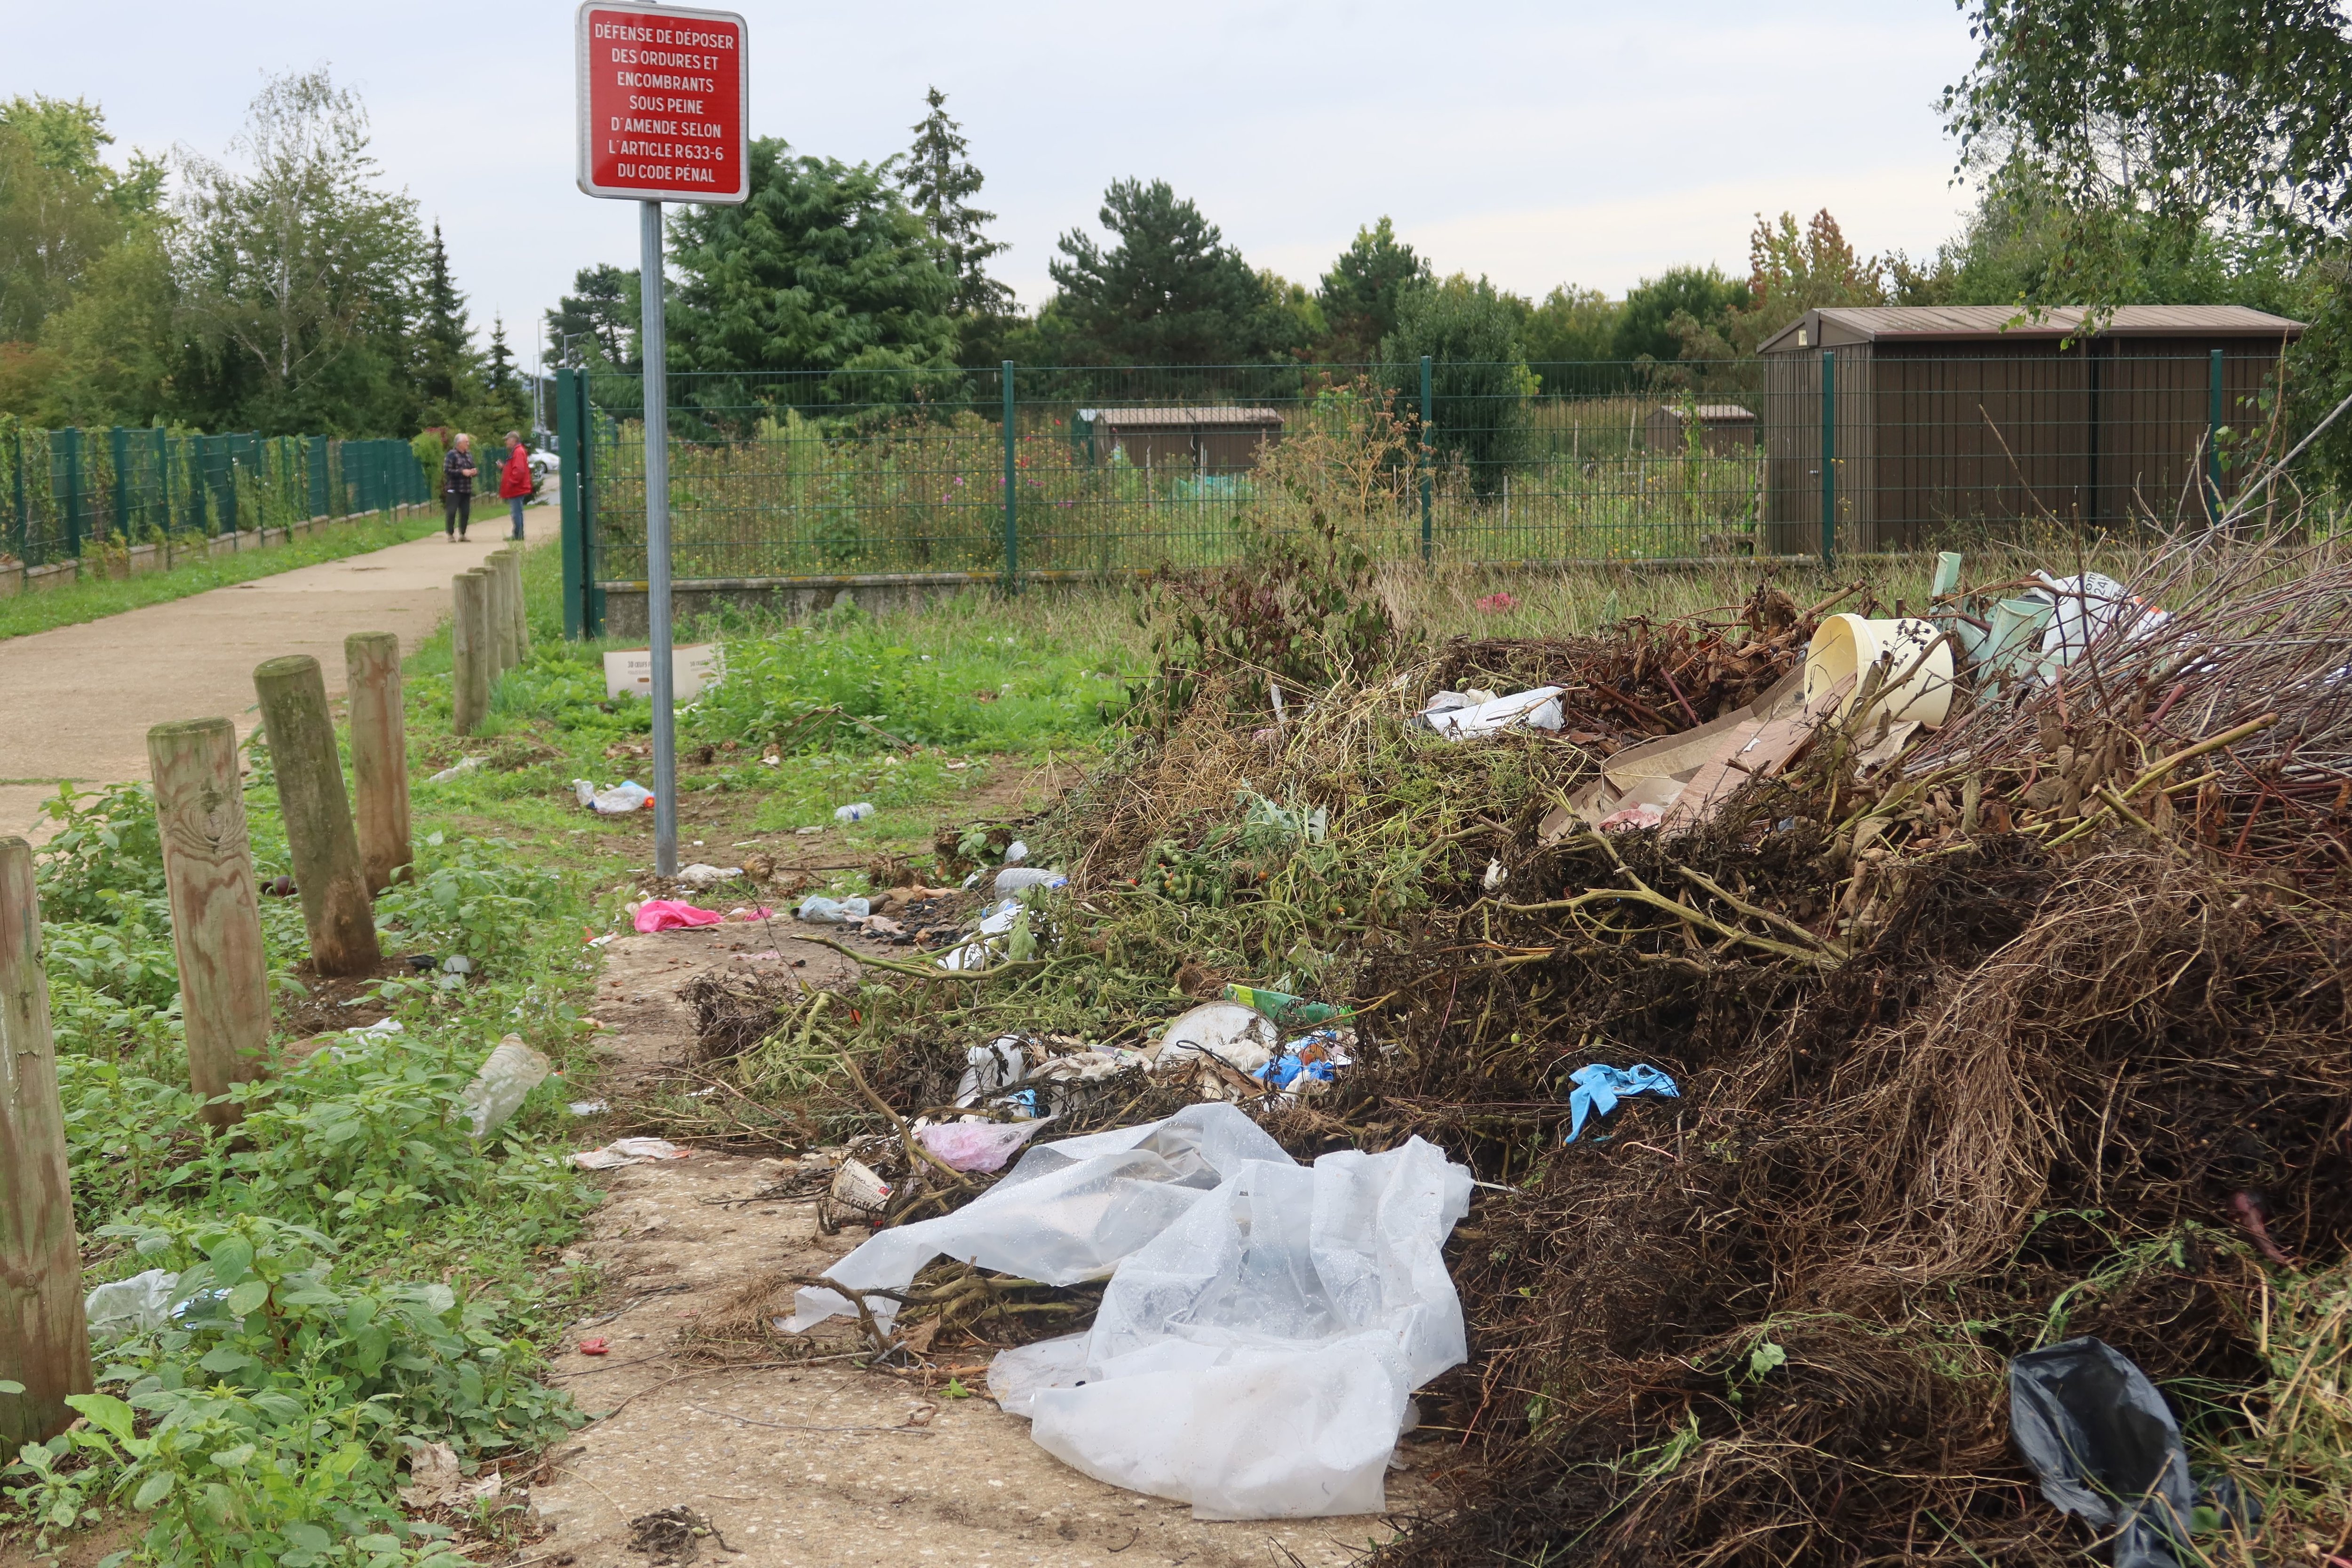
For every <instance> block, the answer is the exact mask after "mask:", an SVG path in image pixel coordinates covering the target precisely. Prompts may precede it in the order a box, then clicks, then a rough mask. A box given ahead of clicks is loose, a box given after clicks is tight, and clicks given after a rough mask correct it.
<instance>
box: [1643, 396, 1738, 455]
mask: <svg viewBox="0 0 2352 1568" xmlns="http://www.w3.org/2000/svg"><path fill="white" fill-rule="evenodd" d="M1694 422H1696V425H1697V426H1698V447H1699V450H1700V451H1702V452H1704V453H1706V455H1707V456H1708V457H1710V458H1745V457H1752V456H1753V455H1754V454H1755V450H1756V411H1755V410H1754V409H1752V408H1743V407H1741V406H1740V405H1738V404H1737V403H1701V404H1698V405H1696V406H1691V407H1685V406H1683V405H1679V404H1673V403H1661V404H1660V405H1658V406H1657V407H1656V408H1655V409H1654V410H1653V411H1652V412H1651V415H1650V417H1649V420H1648V422H1647V423H1646V424H1645V425H1644V426H1643V437H1644V444H1645V445H1647V446H1648V447H1649V448H1650V450H1651V451H1653V452H1679V451H1681V450H1683V448H1684V442H1685V438H1686V437H1687V435H1688V432H1689V430H1690V427H1691V426H1692V424H1693V423H1694Z"/></svg>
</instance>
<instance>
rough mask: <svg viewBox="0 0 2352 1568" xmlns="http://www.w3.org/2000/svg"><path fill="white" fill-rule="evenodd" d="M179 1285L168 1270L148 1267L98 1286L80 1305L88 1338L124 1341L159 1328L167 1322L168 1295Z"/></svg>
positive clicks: (170, 1302) (169, 1305)
mask: <svg viewBox="0 0 2352 1568" xmlns="http://www.w3.org/2000/svg"><path fill="white" fill-rule="evenodd" d="M179 1284H180V1277H179V1275H177V1274H175V1273H173V1271H172V1270H171V1269H168V1268H150V1269H149V1270H147V1272H146V1273H144V1274H135V1275H133V1276H131V1278H130V1279H118V1280H116V1281H115V1282H114V1283H113V1284H111V1285H100V1287H99V1288H98V1289H95V1290H92V1291H91V1292H90V1293H89V1295H88V1296H87V1297H85V1298H83V1300H82V1304H81V1310H82V1316H83V1318H84V1319H86V1320H87V1321H89V1337H90V1339H91V1340H92V1341H110V1340H119V1339H127V1338H128V1337H130V1336H131V1335H132V1334H143V1333H148V1332H152V1331H154V1330H156V1329H160V1328H162V1327H163V1325H164V1324H165V1323H167V1322H169V1321H171V1312H172V1296H173V1292H174V1291H175V1290H177V1289H178V1288H179Z"/></svg>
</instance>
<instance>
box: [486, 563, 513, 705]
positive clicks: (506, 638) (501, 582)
mask: <svg viewBox="0 0 2352 1568" xmlns="http://www.w3.org/2000/svg"><path fill="white" fill-rule="evenodd" d="M513 559H514V558H513V557H512V556H510V555H509V554H508V553H507V552H505V551H503V550H493V551H491V552H489V554H488V555H486V556H484V557H483V558H482V564H483V565H484V566H485V567H487V568H488V569H489V574H490V638H491V640H492V641H493V642H494V643H496V644H497V645H498V650H499V662H498V671H497V675H493V676H492V677H491V679H494V680H495V679H497V678H498V676H499V675H504V674H505V673H506V672H507V671H508V670H509V669H512V668H514V667H515V666H517V665H519V664H520V663H521V662H522V650H521V649H520V647H516V645H515V589H516V588H517V587H518V586H519V585H520V584H519V582H518V580H517V578H516V577H515V575H514V574H513V573H512V572H510V571H509V570H508V568H509V565H510V564H511V563H512V561H513Z"/></svg>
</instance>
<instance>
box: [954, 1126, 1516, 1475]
mask: <svg viewBox="0 0 2352 1568" xmlns="http://www.w3.org/2000/svg"><path fill="white" fill-rule="evenodd" d="M1202 1109H1206V1108H1202ZM1235 1114H1238V1113H1235ZM1047 1147H1048V1148H1050V1147H1052V1145H1050V1144H1049V1145H1047ZM1469 1205H1470V1173H1469V1172H1468V1171H1467V1170H1465V1169H1464V1168H1463V1167H1462V1166H1460V1165H1457V1164H1454V1163H1453V1162H1451V1161H1449V1160H1448V1159H1446V1157H1445V1156H1444V1153H1443V1152H1440V1151H1439V1150H1437V1149H1436V1148H1434V1147H1433V1146H1432V1145H1430V1144H1428V1143H1425V1142H1422V1141H1421V1140H1420V1139H1418V1138H1415V1139H1412V1140H1410V1141H1408V1142H1406V1143H1405V1144H1404V1145H1403V1146H1402V1148H1398V1149H1392V1150H1390V1151H1389V1152H1386V1153H1382V1154H1363V1153H1359V1152H1355V1151H1353V1150H1346V1151H1341V1152H1337V1153H1331V1154H1326V1155H1324V1156H1323V1157H1322V1158H1320V1159H1318V1160H1317V1161H1316V1162H1315V1163H1314V1165H1313V1166H1312V1167H1311V1168H1308V1167H1302V1166H1299V1165H1297V1164H1295V1163H1292V1162H1290V1161H1289V1160H1288V1159H1287V1158H1285V1159H1282V1160H1278V1161H1247V1162H1244V1163H1242V1164H1241V1165H1240V1166H1239V1167H1237V1168H1236V1169H1234V1171H1233V1172H1232V1173H1230V1174H1228V1175H1227V1176H1226V1177H1225V1179H1224V1180H1223V1182H1222V1183H1220V1184H1219V1185H1218V1186H1217V1188H1216V1190H1215V1191H1214V1192H1213V1193H1211V1194H1208V1195H1207V1197H1206V1198H1204V1199H1203V1200H1202V1201H1200V1202H1198V1203H1196V1204H1195V1205H1192V1207H1191V1208H1189V1209H1188V1210H1186V1211H1185V1212H1184V1213H1183V1214H1182V1215H1181V1216H1180V1217H1178V1218H1177V1219H1176V1220H1175V1221H1174V1222H1173V1223H1171V1225H1170V1226H1168V1227H1167V1228H1166V1229H1164V1230H1162V1231H1161V1232H1160V1234H1159V1235H1158V1236H1157V1237H1154V1238H1153V1239H1152V1240H1151V1241H1150V1242H1149V1243H1148V1244H1146V1245H1145V1246H1143V1247H1139V1248H1138V1249H1137V1250H1135V1251H1134V1252H1132V1253H1130V1254H1129V1256H1128V1257H1127V1258H1125V1259H1124V1260H1122V1261H1121V1262H1120V1263H1119V1265H1118V1270H1117V1272H1116V1273H1114V1274H1113V1275H1112V1277H1111V1282H1110V1288H1109V1289H1108V1290H1107V1291H1106V1292H1105V1293H1104V1296H1103V1303H1102V1307H1101V1309H1100V1310H1098V1311H1097V1314H1096V1317H1095V1326H1094V1328H1093V1329H1092V1330H1091V1331H1088V1332H1087V1333H1085V1334H1080V1335H1072V1336H1070V1337H1068V1338H1066V1339H1061V1340H1050V1341H1047V1342H1044V1343H1042V1344H1035V1345H1027V1346H1024V1347H1022V1348H1020V1349H1018V1350H1013V1351H1007V1352H1003V1354H1001V1355H999V1356H998V1357H997V1358H996V1361H995V1363H993V1364H992V1366H991V1367H990V1369H989V1388H990V1391H991V1393H992V1394H995V1395H996V1396H997V1398H998V1399H999V1401H1000V1403H1002V1404H1003V1407H1004V1408H1005V1409H1007V1410H1009V1411H1012V1412H1013V1414H1015V1415H1024V1414H1025V1415H1028V1416H1029V1417H1030V1419H1031V1427H1030V1435H1031V1436H1033V1437H1034V1438H1035V1439H1036V1441H1037V1443H1038V1445H1039V1446H1040V1447H1044V1448H1045V1450H1046V1451H1047V1452H1049V1453H1051V1454H1053V1455H1054V1456H1055V1458H1059V1459H1061V1460H1063V1461H1064V1462H1065V1463H1066V1464H1068V1465H1070V1466H1071V1467H1072V1468H1076V1469H1078V1470H1082V1471H1084V1472H1085V1473H1086V1474H1087V1475H1090V1476H1093V1477H1095V1478H1096V1479H1098V1480H1104V1481H1108V1482H1110V1483H1111V1484H1112V1485H1114V1486H1121V1487H1127V1488H1129V1489H1133V1490H1136V1491H1142V1492H1150V1493H1151V1494H1153V1495H1155V1496H1158V1497H1165V1498H1173V1499H1175V1500H1179V1501H1181V1502H1189V1503H1191V1504H1192V1511H1193V1513H1194V1515H1195V1516H1196V1517H1198V1518H1202V1519H1313V1518H1320V1517H1324V1516H1328V1515H1333V1514H1351V1513H1376V1512H1379V1511H1381V1510H1382V1509H1383V1508H1384V1506H1385V1504H1386V1497H1385V1489H1384V1481H1385V1479H1386V1475H1387V1469H1388V1461H1389V1457H1390V1454H1391V1452H1392V1451H1393V1449H1394V1447H1395V1446H1396V1439H1397V1436H1398V1435H1399V1433H1400V1432H1401V1431H1402V1428H1403V1427H1404V1426H1405V1425H1406V1423H1407V1421H1408V1419H1409V1416H1410V1414H1411V1410H1412V1391H1413V1390H1414V1389H1415V1388H1417V1387H1420V1386H1421V1385H1423V1384H1426V1383H1428V1382H1429V1381H1430V1380H1431V1379H1432V1378H1434V1377H1436V1376H1437V1375H1438V1374H1439V1373H1443V1372H1444V1371H1445V1370H1446V1369H1447V1368H1448V1367H1452V1366H1455V1365H1458V1364H1460V1363H1461V1362H1462V1361H1463V1360H1464V1358H1465V1355H1466V1354H1467V1348H1466V1344H1465V1335H1464V1331H1463V1323H1462V1308H1461V1303H1460V1300H1459V1299H1458V1298H1457V1297H1456V1296H1455V1294H1454V1282H1453V1280H1452V1279H1450V1278H1449V1277H1448V1275H1447V1274H1446V1270H1445V1261H1444V1256H1443V1253H1442V1250H1441V1249H1442V1248H1443V1247H1444V1242H1445V1238H1446V1237H1447V1236H1448V1235H1449V1234H1451V1232H1452V1231H1453V1229H1454V1226H1455V1225H1456V1224H1457V1223H1459V1222H1460V1221H1461V1219H1462V1218H1463V1216H1464V1215H1466V1214H1467V1213H1468V1212H1469ZM975 1206H977V1205H975Z"/></svg>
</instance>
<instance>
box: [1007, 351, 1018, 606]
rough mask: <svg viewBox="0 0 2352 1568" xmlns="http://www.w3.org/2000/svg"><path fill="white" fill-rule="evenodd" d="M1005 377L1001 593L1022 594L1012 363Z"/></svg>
mask: <svg viewBox="0 0 2352 1568" xmlns="http://www.w3.org/2000/svg"><path fill="white" fill-rule="evenodd" d="M1003 377H1004V591H1005V592H1006V593H1008V594H1017V593H1019V592H1020V591H1021V498H1020V494H1019V491H1018V490H1017V489H1015V487H1014V479H1015V476H1016V474H1017V472H1018V467H1019V466H1018V464H1016V463H1015V461H1014V460H1013V362H1012V361H1011V360H1006V361H1005V362H1004V368H1003Z"/></svg>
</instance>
